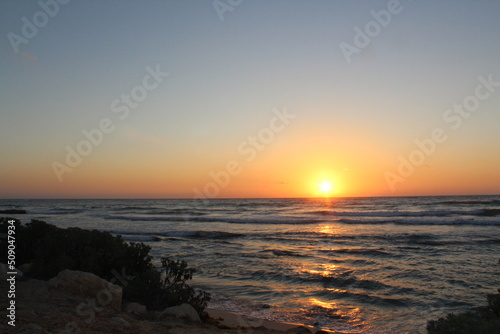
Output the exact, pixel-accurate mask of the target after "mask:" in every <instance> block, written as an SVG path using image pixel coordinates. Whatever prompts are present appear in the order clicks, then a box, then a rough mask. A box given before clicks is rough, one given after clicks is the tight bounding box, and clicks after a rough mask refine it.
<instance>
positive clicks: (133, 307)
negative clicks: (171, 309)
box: [125, 303, 146, 317]
mask: <svg viewBox="0 0 500 334" xmlns="http://www.w3.org/2000/svg"><path fill="white" fill-rule="evenodd" d="M125 312H126V313H130V314H133V315H137V316H141V317H142V316H145V315H146V306H144V305H141V304H139V303H127V305H126V306H125Z"/></svg>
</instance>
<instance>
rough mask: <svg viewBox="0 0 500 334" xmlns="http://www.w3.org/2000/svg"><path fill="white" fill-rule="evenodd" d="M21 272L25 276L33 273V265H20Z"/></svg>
mask: <svg viewBox="0 0 500 334" xmlns="http://www.w3.org/2000/svg"><path fill="white" fill-rule="evenodd" d="M18 268H19V270H21V271H22V272H23V273H25V274H30V273H31V272H32V271H33V263H25V264H22V265H20V266H19V267H18Z"/></svg>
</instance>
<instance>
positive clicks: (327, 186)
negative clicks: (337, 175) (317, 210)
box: [319, 181, 333, 196]
mask: <svg viewBox="0 0 500 334" xmlns="http://www.w3.org/2000/svg"><path fill="white" fill-rule="evenodd" d="M319 190H320V191H321V193H322V194H323V195H325V196H328V195H330V193H331V192H332V190H333V187H332V183H331V182H329V181H322V182H321V183H320V185H319Z"/></svg>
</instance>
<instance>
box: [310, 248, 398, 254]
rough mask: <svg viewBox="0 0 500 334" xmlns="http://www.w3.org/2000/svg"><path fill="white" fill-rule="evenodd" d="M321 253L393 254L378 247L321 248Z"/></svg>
mask: <svg viewBox="0 0 500 334" xmlns="http://www.w3.org/2000/svg"><path fill="white" fill-rule="evenodd" d="M319 251H320V252H322V253H337V254H361V255H371V256H394V254H390V253H387V252H385V251H383V250H381V249H380V248H378V249H367V248H338V249H321V250H319Z"/></svg>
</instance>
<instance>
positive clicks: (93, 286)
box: [49, 270, 122, 312]
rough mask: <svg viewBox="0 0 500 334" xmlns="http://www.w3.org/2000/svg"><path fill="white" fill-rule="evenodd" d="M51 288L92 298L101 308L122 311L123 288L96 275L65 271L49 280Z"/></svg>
mask: <svg viewBox="0 0 500 334" xmlns="http://www.w3.org/2000/svg"><path fill="white" fill-rule="evenodd" d="M49 286H50V287H51V288H54V289H59V290H63V291H67V292H70V293H72V294H74V295H78V296H84V297H88V298H92V299H94V300H96V304H97V305H99V306H105V307H107V308H110V309H112V310H114V311H116V312H120V311H121V304H122V288H121V287H119V286H118V285H114V284H111V283H110V282H108V281H106V280H104V279H102V278H100V277H98V276H96V275H94V274H91V273H86V272H82V271H72V270H63V271H61V272H60V273H59V274H58V275H57V276H56V277H54V278H52V279H50V280H49Z"/></svg>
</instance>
